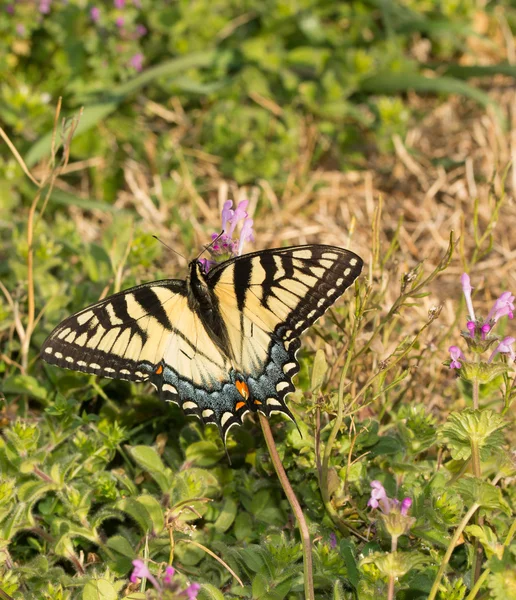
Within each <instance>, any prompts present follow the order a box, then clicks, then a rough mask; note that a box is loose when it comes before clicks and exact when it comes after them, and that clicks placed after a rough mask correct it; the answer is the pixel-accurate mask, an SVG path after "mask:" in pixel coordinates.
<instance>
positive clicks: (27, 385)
mask: <svg viewBox="0 0 516 600" xmlns="http://www.w3.org/2000/svg"><path fill="white" fill-rule="evenodd" d="M2 391H3V393H4V394H27V396H30V397H31V398H36V399H37V400H46V399H47V396H48V391H47V390H46V388H44V387H43V386H42V385H41V384H40V383H39V382H38V380H37V379H36V378H35V377H32V376H31V375H19V374H18V375H11V376H10V377H7V378H6V379H5V381H4V383H3V386H2Z"/></svg>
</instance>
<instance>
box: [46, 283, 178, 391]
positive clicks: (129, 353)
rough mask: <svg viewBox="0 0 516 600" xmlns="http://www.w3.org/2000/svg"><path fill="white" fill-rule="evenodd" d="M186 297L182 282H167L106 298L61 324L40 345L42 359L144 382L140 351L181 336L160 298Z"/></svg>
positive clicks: (66, 366)
mask: <svg viewBox="0 0 516 600" xmlns="http://www.w3.org/2000/svg"><path fill="white" fill-rule="evenodd" d="M186 294H187V292H186V283H185V282H184V281H182V280H177V279H171V280H163V281H156V282H152V283H145V284H143V285H139V286H136V287H133V288H130V289H128V290H125V291H123V292H119V293H118V294H114V295H112V296H109V297H108V298H106V299H104V300H101V301H100V302H97V303H96V304H92V305H91V306H88V307H87V308H84V309H83V310H81V311H79V312H78V313H75V314H73V315H72V316H70V317H68V318H67V319H65V320H64V321H63V322H62V323H60V324H59V325H58V326H57V327H56V328H55V329H54V330H53V331H52V333H51V334H50V335H49V336H48V338H47V339H46V341H45V342H44V344H43V346H42V348H41V352H40V356H41V358H42V359H43V360H45V361H46V362H48V363H50V364H54V365H58V366H60V367H64V368H66V369H73V370H75V371H82V372H84V373H94V374H96V375H101V376H103V377H110V378H113V379H126V380H130V381H145V380H147V379H148V377H149V370H148V369H146V368H145V363H142V360H141V354H142V352H143V350H144V348H151V347H152V345H153V344H154V346H155V347H156V348H157V346H158V344H159V343H160V341H161V339H162V338H161V336H164V335H169V334H172V333H175V334H177V335H182V334H181V332H180V331H176V330H175V328H174V327H173V325H172V324H171V322H170V320H169V318H168V316H167V313H166V307H164V306H163V298H164V297H165V298H169V299H173V298H174V297H176V296H177V295H180V296H186ZM165 303H166V301H165ZM149 317H150V318H149ZM148 344H150V346H146V345H148ZM157 358H158V361H159V360H161V356H159V357H157Z"/></svg>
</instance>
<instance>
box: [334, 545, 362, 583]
mask: <svg viewBox="0 0 516 600" xmlns="http://www.w3.org/2000/svg"><path fill="white" fill-rule="evenodd" d="M339 551H340V553H341V555H342V556H343V557H344V562H345V564H346V569H347V572H348V579H349V582H350V583H351V585H352V586H353V587H354V588H355V589H357V588H358V582H359V579H360V575H359V572H358V567H357V563H356V560H355V554H354V547H353V544H352V543H351V542H350V541H348V540H341V542H340V544H339Z"/></svg>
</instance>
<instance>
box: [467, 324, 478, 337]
mask: <svg viewBox="0 0 516 600" xmlns="http://www.w3.org/2000/svg"><path fill="white" fill-rule="evenodd" d="M466 327H467V329H468V331H469V335H470V336H471V337H475V331H476V329H477V325H476V323H475V321H468V322H467V323H466Z"/></svg>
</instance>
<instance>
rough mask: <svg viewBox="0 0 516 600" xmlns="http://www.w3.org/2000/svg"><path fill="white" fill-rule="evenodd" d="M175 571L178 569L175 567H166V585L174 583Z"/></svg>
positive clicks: (164, 581)
mask: <svg viewBox="0 0 516 600" xmlns="http://www.w3.org/2000/svg"><path fill="white" fill-rule="evenodd" d="M175 572H176V571H175V569H174V567H167V568H166V569H165V576H164V577H163V583H164V584H165V585H170V584H171V583H172V578H173V577H174V573H175Z"/></svg>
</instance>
